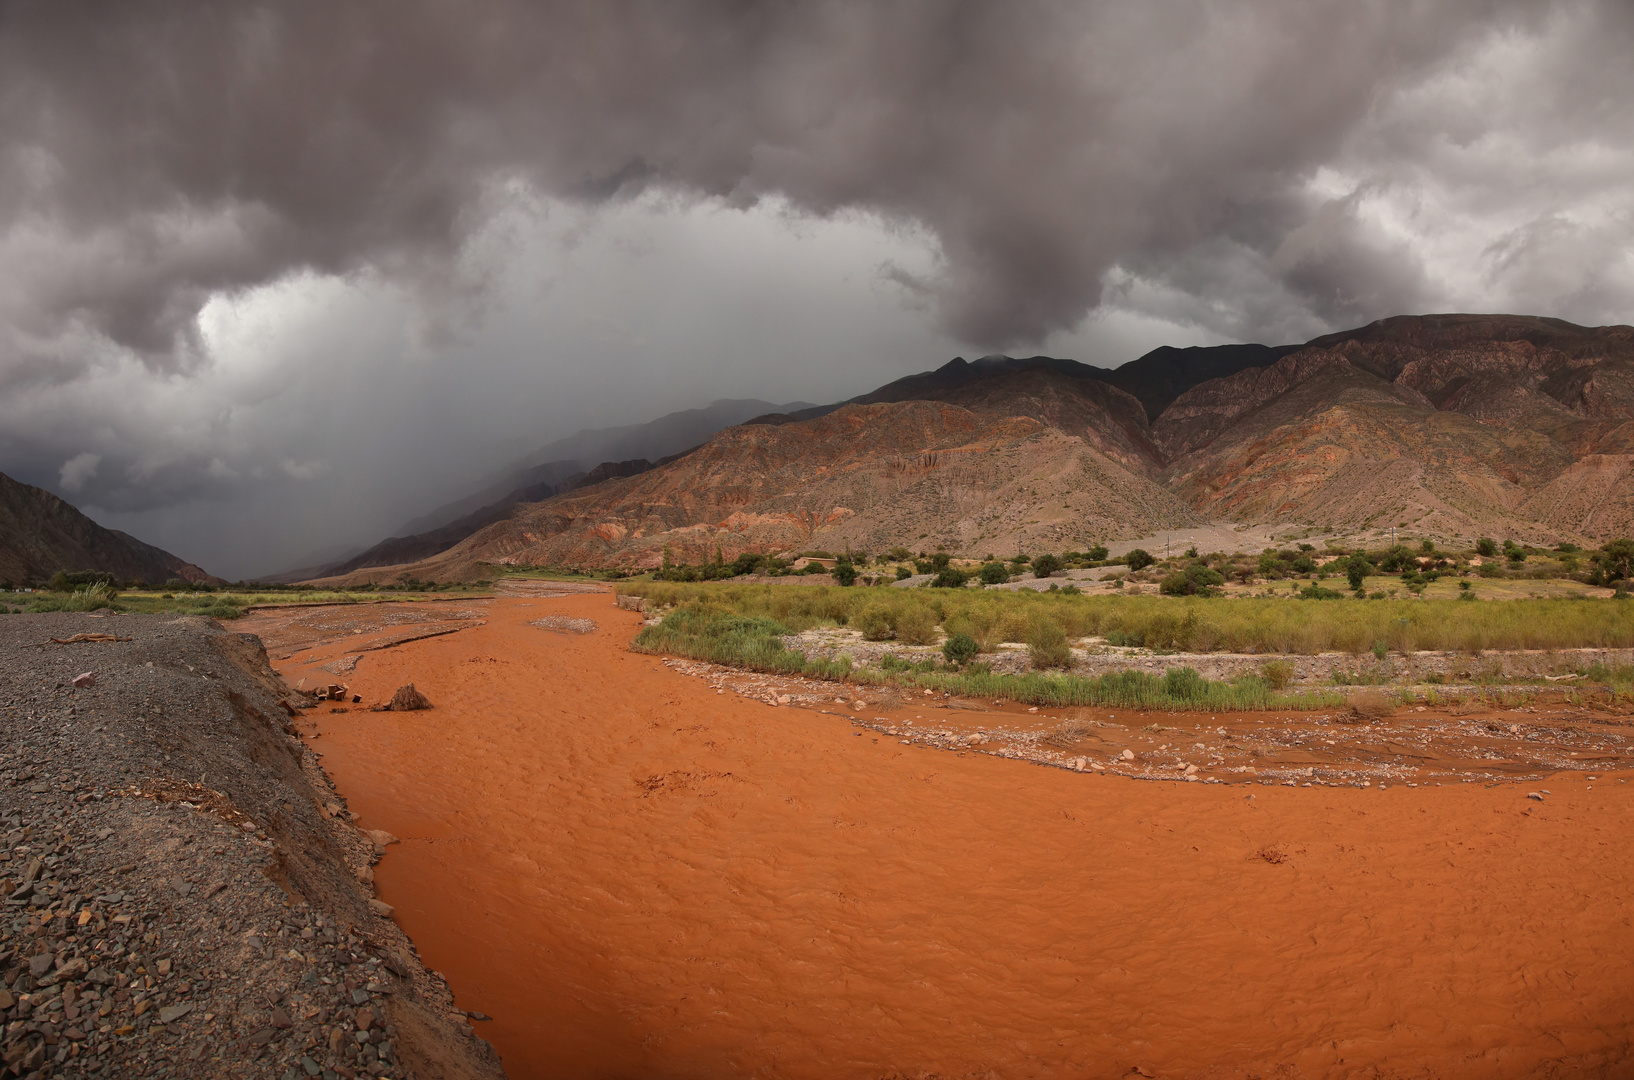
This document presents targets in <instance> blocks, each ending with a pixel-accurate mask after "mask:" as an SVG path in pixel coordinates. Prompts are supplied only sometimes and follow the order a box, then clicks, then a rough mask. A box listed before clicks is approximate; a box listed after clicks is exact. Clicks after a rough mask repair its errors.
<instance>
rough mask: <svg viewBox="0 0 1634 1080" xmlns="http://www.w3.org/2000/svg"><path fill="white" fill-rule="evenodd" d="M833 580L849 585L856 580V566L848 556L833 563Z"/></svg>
mask: <svg viewBox="0 0 1634 1080" xmlns="http://www.w3.org/2000/svg"><path fill="white" fill-rule="evenodd" d="M834 580H835V581H837V582H839V583H840V584H841V585H844V586H847V587H849V586H850V585H852V584H853V583H854V582H855V581H856V580H857V567H856V565H855V564H854V563H853V562H852V561H851V560H850V559H848V558H841V559H839V560H837V561H836V562H835V563H834Z"/></svg>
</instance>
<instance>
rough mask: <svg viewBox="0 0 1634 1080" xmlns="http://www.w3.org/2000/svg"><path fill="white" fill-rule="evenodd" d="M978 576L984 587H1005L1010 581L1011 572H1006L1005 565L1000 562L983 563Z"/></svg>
mask: <svg viewBox="0 0 1634 1080" xmlns="http://www.w3.org/2000/svg"><path fill="white" fill-rule="evenodd" d="M977 574H978V576H980V578H981V581H982V584H983V585H1003V584H1004V583H1005V582H1006V581H1009V580H1010V571H1008V570H1006V569H1005V568H1004V564H1003V563H1000V562H990V563H983V564H982V568H981V569H980V570H978V571H977Z"/></svg>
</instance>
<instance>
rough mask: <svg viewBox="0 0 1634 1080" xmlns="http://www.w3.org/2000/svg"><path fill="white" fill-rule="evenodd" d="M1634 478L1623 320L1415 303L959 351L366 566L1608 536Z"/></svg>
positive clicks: (390, 572)
mask: <svg viewBox="0 0 1634 1080" xmlns="http://www.w3.org/2000/svg"><path fill="white" fill-rule="evenodd" d="M1154 412H1155V414H1156V415H1155V417H1154V416H1153V415H1152V414H1153V413H1154ZM1631 473H1634V328H1631V327H1628V326H1610V327H1599V328H1585V327H1580V326H1574V325H1572V324H1570V323H1565V322H1561V321H1560V320H1556V319H1544V318H1531V317H1522V316H1504V315H1437V316H1411V317H1400V318H1393V319H1386V320H1382V321H1380V322H1377V323H1373V324H1371V325H1369V326H1366V327H1363V328H1361V329H1358V330H1353V331H1348V332H1345V333H1341V334H1332V335H1328V336H1325V337H1321V338H1317V339H1316V340H1314V341H1311V342H1308V343H1306V344H1305V345H1303V346H1284V347H1279V348H1270V347H1266V346H1247V345H1245V346H1224V347H1221V348H1218V349H1188V350H1175V349H1163V350H1158V351H1157V352H1155V353H1152V354H1149V355H1148V356H1146V357H1142V358H1141V359H1140V360H1137V361H1134V362H1132V363H1130V364H1126V365H1124V366H1123V367H1122V368H1118V369H1116V370H1113V371H1106V370H1103V369H1098V368H1091V367H1088V366H1087V365H1083V364H1078V363H1075V362H1073V361H1070V360H1057V359H1052V358H1049V357H1033V358H1027V359H1011V358H1006V357H987V358H983V359H982V360H977V361H974V362H967V361H964V360H956V361H953V362H952V363H950V364H948V365H946V366H944V367H942V368H939V369H937V370H936V371H934V372H926V373H925V374H923V375H918V376H912V377H910V378H907V379H902V380H898V381H897V382H895V383H892V384H890V385H888V386H885V387H882V388H881V389H880V390H878V391H875V392H874V393H872V394H868V395H864V396H863V397H860V398H856V399H853V400H852V401H851V402H847V403H845V404H843V405H841V406H838V407H827V408H815V409H807V410H804V411H802V412H796V413H792V414H780V415H776V416H767V417H762V418H759V419H758V420H756V421H751V422H749V423H747V424H743V425H740V426H737V427H732V428H727V429H726V430H724V431H722V432H720V433H719V434H717V435H716V436H715V437H714V438H712V439H711V440H710V441H709V442H707V443H705V444H704V445H703V446H701V447H699V448H697V449H696V450H693V451H691V452H689V453H687V454H684V455H681V456H679V457H677V458H675V459H673V460H670V461H668V462H666V463H663V464H661V465H660V466H658V467H656V468H653V469H650V470H648V471H644V472H641V473H640V474H639V475H634V476H624V477H618V478H614V479H609V480H607V481H606V482H604V483H599V484H593V485H591V486H588V487H585V488H583V489H581V490H577V491H572V492H569V493H566V494H563V495H559V496H557V497H555V498H551V499H547V500H545V501H543V502H537V503H523V504H520V505H517V506H515V507H513V508H511V509H510V510H509V511H508V512H507V515H506V516H505V517H504V518H503V519H502V520H498V521H495V522H493V523H492V524H489V525H487V526H486V527H484V528H482V529H480V531H478V532H476V533H474V534H473V535H471V536H469V537H468V538H466V539H465V540H463V541H461V542H460V543H458V544H456V545H454V546H453V547H451V548H449V549H448V550H446V551H443V552H441V553H440V554H438V555H436V556H434V557H432V558H430V559H426V560H422V561H420V562H417V563H413V564H410V565H408V566H401V565H399V566H393V567H374V568H368V569H364V570H359V571H356V572H355V573H354V574H353V575H352V579H354V580H355V579H358V578H359V577H362V578H374V579H380V578H386V577H392V576H404V575H407V576H412V577H429V578H451V577H464V576H471V575H473V574H478V573H480V572H481V570H480V567H481V564H484V563H492V562H503V563H523V564H567V565H584V566H602V565H624V566H649V565H656V564H657V563H658V561H659V560H660V558H661V557H662V552H663V550H664V548H665V547H668V548H669V549H670V550H671V552H672V555H673V557H674V558H675V559H676V560H677V561H689V562H697V561H700V560H702V559H707V558H709V557H712V556H713V555H714V554H715V552H716V550H717V549H718V550H720V551H721V552H722V553H723V554H724V555H725V556H726V557H727V558H731V557H733V556H734V555H735V554H737V553H738V552H741V551H785V550H791V549H799V548H805V547H825V548H835V547H844V546H845V545H847V544H850V545H851V546H852V547H854V548H859V549H865V550H871V551H878V550H880V549H881V548H883V547H887V546H892V545H896V544H902V545H905V546H907V547H910V548H914V549H916V550H918V549H921V548H926V547H935V546H936V545H938V544H943V545H946V546H947V547H948V549H949V550H953V551H957V552H962V553H967V554H974V555H984V554H986V553H988V552H993V553H998V554H1004V553H1009V552H1013V551H1016V550H1018V549H1019V550H1033V551H1036V550H1042V549H1056V550H1061V549H1066V548H1073V547H1078V548H1082V547H1087V546H1089V545H1090V544H1092V543H1093V542H1095V541H1097V540H1110V539H1116V538H1120V537H1133V536H1141V535H1149V534H1151V533H1153V532H1156V531H1158V530H1161V529H1166V528H1178V527H1184V526H1187V525H1192V524H1196V523H1199V522H1201V521H1205V520H1219V519H1225V520H1232V521H1240V522H1244V521H1253V522H1263V523H1270V522H1289V523H1308V524H1311V525H1315V526H1320V527H1324V528H1328V529H1331V530H1334V531H1337V532H1345V533H1356V532H1360V531H1366V530H1383V529H1388V528H1391V527H1395V528H1402V527H1406V528H1408V529H1409V530H1411V531H1413V532H1414V533H1415V534H1422V535H1428V536H1438V537H1446V538H1453V537H1469V536H1473V535H1476V534H1481V533H1486V534H1492V535H1503V536H1513V537H1515V538H1516V539H1525V540H1533V541H1543V540H1547V541H1555V540H1559V539H1575V540H1583V541H1597V540H1598V539H1600V538H1603V537H1606V536H1611V535H1624V534H1627V533H1629V532H1631V531H1634V482H1631V480H1634V476H1631Z"/></svg>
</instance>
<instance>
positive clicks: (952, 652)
mask: <svg viewBox="0 0 1634 1080" xmlns="http://www.w3.org/2000/svg"><path fill="white" fill-rule="evenodd" d="M980 651H981V649H980V647H979V646H977V644H976V639H975V638H973V637H971V636H970V635H969V634H954V635H953V636H952V637H950V638H948V639H947V640H946V641H944V642H943V643H942V658H943V659H945V660H946V661H947V662H948V663H950V664H957V665H959V666H960V667H963V666H964V665H965V664H968V663H970V661H971V660H973V659H974V658H975V656H976V654H977V653H978V652H980Z"/></svg>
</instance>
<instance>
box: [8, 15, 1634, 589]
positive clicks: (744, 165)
mask: <svg viewBox="0 0 1634 1080" xmlns="http://www.w3.org/2000/svg"><path fill="white" fill-rule="evenodd" d="M1631 45H1634V11H1631V9H1630V8H1629V6H1628V5H1626V4H1621V3H1611V2H1607V3H1603V4H1597V3H1587V2H1566V3H1555V4H1536V3H1525V4H1521V3H1515V4H1506V3H1499V2H1464V3H1442V4H1421V5H1401V4H1394V3H1382V2H1380V3H1368V2H1351V3H1343V4H1341V3H1306V2H1293V0H1288V2H1279V0H1262V2H1258V3H1248V4H1232V5H1227V4H1216V3H1204V2H1158V3H1151V4H1142V5H1067V4H1046V3H1030V4H1029V3H1021V4H1004V5H995V4H985V3H936V4H931V3H903V4H894V5H867V4H855V3H811V4H759V5H751V4H741V3H716V4H706V3H665V4H632V3H616V2H615V3H597V4H521V3H515V4H513V3H507V2H494V0H479V2H476V3H468V4H457V5H454V4H440V3H416V2H395V3H385V2H377V3H369V2H360V3H353V4H348V5H334V4H321V3H290V4H277V5H272V4H266V5H250V4H245V5H231V6H226V5H207V4H196V3H141V2H133V3H128V4H120V5H112V6H109V5H89V4H75V3H53V4H46V3H33V2H20V3H13V4H8V5H6V6H5V7H3V8H0V455H3V456H0V470H3V471H7V472H10V473H13V474H14V475H17V476H18V477H19V478H20V479H25V480H29V481H30V482H34V483H42V484H45V485H46V486H50V487H53V488H54V489H56V490H58V491H60V492H62V493H63V494H65V495H67V496H69V497H71V498H73V499H74V500H75V501H77V502H82V503H84V504H87V505H88V506H89V507H90V508H92V509H93V511H95V512H96V513H97V516H98V517H99V519H100V520H104V521H105V522H108V523H110V524H116V525H117V526H118V527H121V528H126V529H128V530H130V531H136V532H138V534H139V535H142V536H144V537H145V538H148V539H150V540H152V541H153V542H156V543H161V544H164V545H165V546H168V547H171V548H172V550H176V551H177V552H178V553H179V554H183V555H184V556H186V557H188V558H190V559H194V560H195V561H199V562H201V563H202V564H203V565H206V566H207V567H209V568H211V569H213V570H216V571H217V572H223V573H228V574H234V575H236V573H239V572H244V573H250V572H255V571H257V570H270V569H272V568H273V567H274V566H276V565H277V564H278V563H279V553H281V552H282V553H286V554H287V555H288V556H289V557H290V558H298V557H299V555H300V554H301V553H302V550H305V549H310V548H312V547H316V546H320V545H323V544H327V543H330V542H334V541H342V540H344V541H355V542H359V543H366V542H368V541H370V540H372V539H375V538H378V536H377V533H378V531H379V530H382V529H390V528H391V527H392V526H394V525H395V524H397V523H398V522H400V521H401V520H402V519H404V518H406V517H409V516H412V515H413V514H414V513H415V512H416V511H417V510H420V509H424V508H425V507H426V506H429V505H431V504H434V503H435V502H437V501H439V498H440V497H441V496H442V495H443V494H445V493H447V492H449V491H453V490H455V489H457V487H458V485H459V484H460V483H462V482H465V481H467V480H469V479H470V478H472V477H473V476H474V475H477V474H480V473H481V472H482V471H483V470H485V469H486V468H488V467H491V466H492V465H494V464H498V463H499V462H500V461H502V460H504V458H505V456H506V455H507V454H511V453H523V452H526V451H527V450H528V449H531V448H532V446H533V445H538V444H542V443H544V442H548V441H550V439H551V438H554V437H557V436H559V435H562V434H565V433H567V431H570V430H572V429H574V428H576V427H582V426H585V425H586V423H614V422H629V421H634V420H641V419H645V418H647V417H649V416H652V415H657V414H658V413H660V412H663V411H667V410H668V409H673V408H684V407H688V406H692V405H698V404H702V403H704V402H706V401H708V400H710V399H711V398H713V397H720V396H748V395H750V394H753V395H757V396H761V397H767V398H771V399H788V398H794V397H807V398H813V399H818V398H820V397H822V396H824V395H826V396H827V397H829V398H833V397H838V396H842V395H844V394H847V393H854V392H857V391H860V390H863V389H867V388H868V387H870V386H872V385H874V384H876V383H878V382H883V381H885V380H886V379H888V378H890V377H894V376H895V375H898V374H901V373H903V372H904V371H906V370H913V369H917V368H923V367H926V366H930V365H931V364H933V363H939V362H941V361H942V360H945V359H946V357H947V356H948V355H951V353H952V352H953V351H958V350H976V351H987V350H989V349H996V348H1011V347H1029V348H1034V347H1036V348H1044V349H1048V350H1049V351H1052V352H1057V353H1064V354H1070V355H1077V356H1078V357H1079V358H1080V359H1084V360H1087V361H1090V362H1101V363H1109V364H1115V363H1119V362H1122V361H1124V360H1127V359H1130V358H1132V356H1133V355H1134V354H1135V352H1137V351H1138V350H1139V348H1141V347H1145V346H1149V345H1153V344H1157V343H1159V342H1160V341H1165V342H1168V343H1172V344H1188V343H1192V342H1196V341H1220V340H1232V339H1235V340H1244V339H1261V340H1271V341H1292V340H1300V339H1302V338H1305V337H1308V336H1312V335H1314V334H1317V333H1321V332H1323V331H1325V330H1329V329H1334V328H1337V327H1340V326H1345V325H1353V324H1357V323H1361V322H1365V321H1368V320H1369V319H1372V318H1376V317H1379V316H1382V315H1388V314H1395V313H1402V312H1412V311H1424V310H1446V309H1449V308H1463V309H1475V310H1513V311H1525V312H1533V313H1539V314H1548V315H1557V316H1561V317H1565V318H1570V319H1574V320H1576V321H1580V322H1587V323H1601V322H1613V321H1628V319H1629V318H1630V312H1629V309H1630V306H1631V299H1634V264H1631V262H1630V255H1629V252H1630V249H1631V243H1630V241H1631V240H1634V179H1631V178H1634V131H1631V129H1630V126H1629V125H1628V123H1627V117H1628V116H1629V115H1631V108H1634V74H1631V73H1630V67H1631V65H1629V64H1628V63H1627V62H1626V58H1627V56H1628V55H1630V46H1631ZM353 534H356V535H353ZM295 548H300V549H302V550H295Z"/></svg>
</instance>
